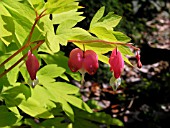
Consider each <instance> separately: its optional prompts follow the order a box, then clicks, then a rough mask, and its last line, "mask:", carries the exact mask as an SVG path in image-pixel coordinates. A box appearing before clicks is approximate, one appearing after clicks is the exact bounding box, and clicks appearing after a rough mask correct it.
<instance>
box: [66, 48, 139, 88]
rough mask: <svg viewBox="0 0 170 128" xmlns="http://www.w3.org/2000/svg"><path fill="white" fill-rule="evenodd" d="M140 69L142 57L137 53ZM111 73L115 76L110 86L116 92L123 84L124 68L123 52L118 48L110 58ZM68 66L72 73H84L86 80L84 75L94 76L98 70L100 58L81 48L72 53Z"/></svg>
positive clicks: (92, 52)
mask: <svg viewBox="0 0 170 128" xmlns="http://www.w3.org/2000/svg"><path fill="white" fill-rule="evenodd" d="M136 59H137V66H138V68H141V67H142V63H141V61H140V55H139V53H138V52H137V55H136ZM109 64H110V71H111V72H113V76H112V77H111V79H110V85H111V86H112V87H113V89H114V90H116V89H117V88H118V87H119V85H120V84H121V78H120V77H121V73H122V71H123V68H124V60H123V57H122V54H121V52H120V51H119V50H118V48H117V47H116V48H115V49H114V50H113V51H112V53H111V56H110V58H109ZM68 66H69V68H70V70H71V71H72V72H77V71H79V72H80V73H82V77H83V78H82V79H84V75H83V74H84V73H86V72H87V73H88V74H90V75H94V74H95V73H96V71H97V69H98V67H99V66H98V57H97V54H96V53H95V52H94V51H92V50H86V51H84V52H83V51H82V50H81V49H79V48H75V49H73V50H72V51H71V52H70V56H69V61H68Z"/></svg>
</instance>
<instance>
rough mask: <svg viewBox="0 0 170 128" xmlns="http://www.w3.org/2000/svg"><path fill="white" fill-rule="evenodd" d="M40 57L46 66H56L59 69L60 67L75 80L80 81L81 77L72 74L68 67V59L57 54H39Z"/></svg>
mask: <svg viewBox="0 0 170 128" xmlns="http://www.w3.org/2000/svg"><path fill="white" fill-rule="evenodd" d="M40 57H41V58H42V59H43V60H44V61H45V62H46V63H47V64H56V65H57V66H59V67H62V68H64V69H65V70H66V73H67V74H69V75H70V76H71V77H73V78H74V79H75V80H77V81H80V80H81V77H80V74H79V73H73V72H71V70H70V69H69V67H68V58H67V57H66V56H64V55H63V54H61V52H60V53H57V54H54V55H49V54H41V55H40Z"/></svg>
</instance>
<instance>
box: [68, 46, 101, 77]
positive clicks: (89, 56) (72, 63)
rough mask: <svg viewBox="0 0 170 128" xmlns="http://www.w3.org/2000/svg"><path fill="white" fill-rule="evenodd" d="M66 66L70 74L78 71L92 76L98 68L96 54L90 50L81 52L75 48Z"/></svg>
mask: <svg viewBox="0 0 170 128" xmlns="http://www.w3.org/2000/svg"><path fill="white" fill-rule="evenodd" d="M68 66H69V68H70V70H71V71H72V72H77V71H80V72H81V73H85V72H87V73H88V74H90V75H94V74H95V73H96V71H97V69H98V67H99V65H98V57H97V54H96V53H95V52H94V51H92V50H86V51H85V52H83V51H82V50H81V49H79V48H75V49H73V50H72V51H71V52H70V56H69V60H68Z"/></svg>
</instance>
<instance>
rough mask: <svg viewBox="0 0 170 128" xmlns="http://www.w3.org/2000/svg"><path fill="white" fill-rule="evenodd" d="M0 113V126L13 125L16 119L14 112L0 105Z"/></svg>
mask: <svg viewBox="0 0 170 128" xmlns="http://www.w3.org/2000/svg"><path fill="white" fill-rule="evenodd" d="M0 113H1V114H0V119H1V121H0V127H6V126H13V125H14V124H15V123H16V122H17V120H18V118H17V116H16V115H15V113H13V112H9V111H8V109H7V108H6V106H3V105H1V106H0ZM9 118H10V119H9Z"/></svg>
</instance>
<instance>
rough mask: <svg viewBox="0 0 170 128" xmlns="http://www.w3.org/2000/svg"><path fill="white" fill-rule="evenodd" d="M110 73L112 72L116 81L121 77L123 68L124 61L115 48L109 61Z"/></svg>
mask: <svg viewBox="0 0 170 128" xmlns="http://www.w3.org/2000/svg"><path fill="white" fill-rule="evenodd" d="M109 64H110V66H111V67H110V71H113V72H114V77H115V78H116V79H117V78H119V77H120V76H121V72H122V70H123V67H124V60H123V58H122V55H121V53H120V52H119V51H118V50H117V48H115V49H114V50H113V51H112V54H111V56H110V59H109Z"/></svg>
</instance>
